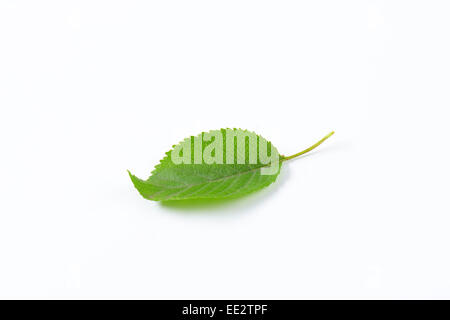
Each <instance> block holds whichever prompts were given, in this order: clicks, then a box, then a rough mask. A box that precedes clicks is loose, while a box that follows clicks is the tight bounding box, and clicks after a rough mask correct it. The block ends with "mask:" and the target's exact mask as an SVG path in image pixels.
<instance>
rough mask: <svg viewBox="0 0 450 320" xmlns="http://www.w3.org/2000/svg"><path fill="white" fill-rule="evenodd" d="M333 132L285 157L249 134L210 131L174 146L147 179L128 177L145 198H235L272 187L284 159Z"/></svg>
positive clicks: (228, 130)
mask: <svg viewBox="0 0 450 320" xmlns="http://www.w3.org/2000/svg"><path fill="white" fill-rule="evenodd" d="M332 134H333V133H330V134H329V135H328V136H326V137H325V138H324V139H322V140H321V141H319V142H318V143H316V144H315V145H314V146H312V147H310V148H308V149H306V150H304V151H302V152H299V153H298V154H295V155H293V156H290V157H284V156H280V155H279V153H278V151H277V149H276V148H275V147H274V146H273V145H272V144H271V143H270V142H268V141H267V140H265V139H264V138H263V137H261V136H259V135H256V134H255V133H253V132H250V131H247V130H242V129H221V130H212V131H209V132H206V133H205V132H202V133H201V134H199V135H198V136H195V137H190V138H187V139H185V140H184V141H182V142H180V143H179V144H178V145H174V146H173V148H172V150H170V151H169V152H167V153H166V156H165V157H164V158H163V159H162V160H161V161H160V163H159V164H158V165H157V166H156V167H155V170H153V172H152V173H151V176H150V177H149V178H148V179H147V180H141V179H139V178H138V177H136V176H134V175H133V174H131V173H130V172H128V173H129V175H130V178H131V181H132V182H133V184H134V186H135V187H136V189H137V190H138V191H139V193H140V194H141V195H142V196H143V197H144V198H146V199H149V200H156V201H167V200H182V199H201V198H213V199H215V198H230V197H239V196H242V195H245V194H248V193H251V192H254V191H256V190H259V189H262V188H264V187H266V186H268V185H270V184H271V183H273V182H274V181H275V180H276V178H277V177H278V175H279V173H280V169H281V166H282V163H283V162H284V161H286V160H289V159H292V158H294V157H297V156H299V155H301V154H303V153H306V152H308V151H310V150H312V149H314V148H315V147H317V146H318V145H319V144H321V143H322V142H323V141H324V140H325V139H327V138H328V137H329V136H331V135H332Z"/></svg>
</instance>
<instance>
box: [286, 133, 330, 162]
mask: <svg viewBox="0 0 450 320" xmlns="http://www.w3.org/2000/svg"><path fill="white" fill-rule="evenodd" d="M333 134H334V131H331V132H330V133H329V134H327V135H326V136H325V137H323V138H322V139H320V140H319V141H318V142H316V143H315V144H313V145H312V146H311V147H309V148H307V149H305V150H303V151H300V152H299V153H296V154H293V155H292V156H289V157H283V158H282V159H281V161H286V160H291V159H294V158H297V157H299V156H301V155H302V154H305V153H307V152H309V151H311V150H313V149H315V148H317V147H318V146H320V145H321V144H322V143H323V142H324V141H325V140H327V139H328V138H329V137H331V136H332V135H333Z"/></svg>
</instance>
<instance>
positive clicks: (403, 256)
mask: <svg viewBox="0 0 450 320" xmlns="http://www.w3.org/2000/svg"><path fill="white" fill-rule="evenodd" d="M449 12H450V3H449V2H448V1H406V0H405V1H261V0H258V1H246V0H238V1H230V0H228V1H211V0H208V1H79V0H77V1H12V0H11V1H7V0H2V1H1V2H0V110H1V111H0V134H1V138H0V139H1V144H0V148H1V151H0V154H1V155H0V298H44V299H45V298H63V299H66V298H138V299H141V298H158V299H171V298H172V299H174V298H185V299H194V298H209V299H216V298H235V299H240V298H246V299H250V298H253V299H259V298H267V299H281V298H286V299H300V298H308V299H312V298H343V299H347V298H361V299H366V298H388V299H389V298H406V299H409V298H450V273H449V270H450V257H449V244H450V233H449V225H450V210H449V209H450V205H449V181H450V169H449V164H450V152H449V147H448V146H449V138H450V134H449V129H448V125H449V124H448V122H449V107H450V93H449V87H450V76H449V75H450V59H449V57H450V41H449V34H450V19H449ZM221 127H242V128H247V129H250V130H254V131H256V132H257V133H259V134H261V135H263V136H264V137H266V138H267V139H269V140H271V141H272V142H273V143H274V145H275V146H276V147H277V148H278V150H280V152H281V153H283V154H287V155H289V154H292V153H295V152H297V151H300V150H302V149H304V148H306V147H308V146H309V145H310V144H312V143H314V142H316V141H317V140H318V139H320V138H321V137H322V136H323V135H325V134H327V133H328V132H329V131H330V130H335V131H336V134H335V135H334V136H333V137H332V138H330V139H329V140H328V141H327V142H326V143H325V144H324V145H322V146H321V147H319V148H318V149H316V150H315V151H314V152H312V153H311V154H309V155H308V156H305V157H303V158H299V159H297V160H295V161H291V162H289V163H286V164H285V166H284V167H283V172H282V174H281V175H280V177H279V179H278V180H277V182H276V183H275V184H273V185H271V186H270V187H269V188H267V189H265V190H263V191H261V192H258V193H256V194H254V195H252V196H250V197H247V198H244V199H241V200H237V201H234V202H231V203H227V204H224V205H219V206H214V207H188V208H180V207H176V206H175V207H174V206H167V205H161V204H160V203H157V202H151V201H148V200H145V199H143V198H142V197H141V196H140V195H139V194H138V193H137V191H136V190H135V189H134V188H133V186H132V184H131V181H130V180H129V177H128V175H127V172H126V170H127V169H130V170H131V171H132V172H133V173H135V174H136V175H137V176H139V177H142V178H147V176H148V175H149V173H150V171H151V170H152V169H153V166H154V165H155V164H157V163H158V161H159V159H160V158H162V156H163V155H164V153H165V152H166V151H168V150H169V148H170V147H171V146H172V144H174V143H177V142H178V141H180V140H182V139H183V138H185V137H186V136H189V135H192V134H197V133H199V132H201V131H205V130H209V129H218V128H221Z"/></svg>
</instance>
